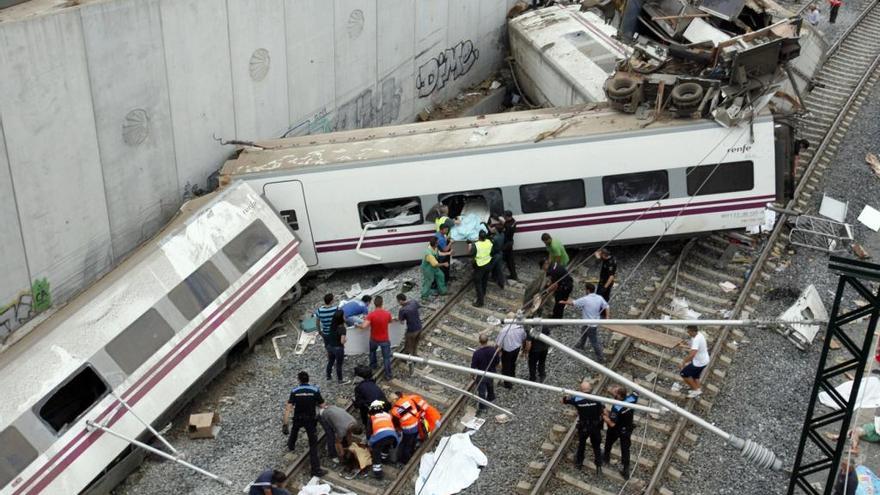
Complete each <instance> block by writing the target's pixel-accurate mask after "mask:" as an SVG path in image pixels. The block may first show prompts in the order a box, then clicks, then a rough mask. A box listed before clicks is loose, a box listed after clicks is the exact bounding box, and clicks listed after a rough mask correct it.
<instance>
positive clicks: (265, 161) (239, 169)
mask: <svg viewBox="0 0 880 495" xmlns="http://www.w3.org/2000/svg"><path fill="white" fill-rule="evenodd" d="M791 136H792V133H791V128H790V127H789V126H788V125H786V124H784V123H781V122H775V121H774V119H773V117H772V116H770V115H769V114H761V115H759V116H757V117H756V118H755V119H754V121H753V122H751V123H743V124H740V125H737V126H733V127H731V128H722V127H720V126H718V125H716V124H714V123H713V122H710V121H706V120H658V121H654V122H652V123H650V124H649V123H648V121H645V120H640V119H638V118H637V117H636V116H634V115H627V114H622V113H619V112H615V111H612V110H609V109H603V108H598V109H585V108H583V107H572V108H568V109H554V110H534V111H527V112H515V113H505V114H497V115H487V116H481V117H468V118H460V119H452V120H447V121H442V122H425V123H415V124H408V125H402V126H393V127H385V128H380V129H365V130H355V131H348V132H341V133H334V134H324V135H318V136H304V137H298V138H289V139H282V140H273V141H266V142H259V143H254V145H255V146H252V147H247V148H245V149H243V150H242V151H241V153H240V154H239V156H237V157H236V158H235V159H232V160H230V161H228V162H227V163H226V164H225V165H224V167H223V168H222V170H221V183H225V182H229V181H233V180H243V181H245V182H247V183H248V184H250V185H251V186H253V187H254V189H256V190H258V191H260V192H261V193H262V194H263V195H264V196H265V198H266V200H267V201H269V203H270V204H272V205H273V206H274V207H275V208H276V209H277V210H278V212H279V214H280V215H281V216H282V217H283V218H285V219H286V220H287V222H288V225H290V227H291V229H293V230H294V231H295V232H296V233H297V235H298V237H299V238H300V239H301V240H302V255H303V258H304V259H305V260H306V262H307V263H308V265H309V266H310V267H311V268H313V269H335V268H344V267H354V266H362V265H369V264H378V263H394V262H403V261H412V260H416V259H419V257H420V254H421V253H422V252H423V250H424V243H425V242H426V241H427V239H428V238H429V236H431V235H432V233H433V232H434V224H433V223H432V222H431V220H432V219H431V218H430V217H429V216H428V215H427V213H428V212H429V210H430V209H431V208H432V207H433V206H434V205H435V204H437V203H444V204H447V205H449V207H450V214H451V215H452V216H455V215H457V214H459V213H460V212H461V211H462V210H463V209H466V208H468V206H469V205H470V204H473V203H479V204H481V205H483V206H484V207H485V209H487V210H488V211H490V212H491V214H492V215H499V214H501V212H502V211H504V210H511V211H512V212H513V213H514V215H516V217H517V218H518V223H519V228H518V229H519V233H518V234H517V236H516V238H515V246H514V249H517V250H524V249H536V248H543V244H542V243H541V240H540V234H541V233H542V232H549V233H551V234H552V235H554V236H558V238H560V239H561V240H562V241H563V242H565V243H566V244H569V245H575V244H596V243H600V242H603V241H606V240H610V239H614V240H615V241H616V242H623V241H633V240H638V239H649V238H656V237H657V236H660V235H670V236H672V235H685V234H693V233H697V232H705V231H714V230H724V229H736V228H743V227H746V226H749V225H756V224H760V223H762V222H763V215H764V213H763V212H764V206H765V204H766V203H768V202H772V201H775V200H782V199H783V196H785V194H786V192H785V184H786V182H787V181H790V171H791V166H792V162H793V153H792V147H793V143H792V139H791Z"/></svg>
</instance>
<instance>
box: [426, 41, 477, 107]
mask: <svg viewBox="0 0 880 495" xmlns="http://www.w3.org/2000/svg"><path fill="white" fill-rule="evenodd" d="M479 58H480V51H479V50H477V49H476V48H475V47H474V43H473V42H472V41H471V40H464V41H459V42H458V44H456V45H454V46H451V47H449V48H447V49H445V50H443V51H441V52H440V53H438V54H437V56H436V57H432V58H431V59H430V60H428V61H427V62H425V63H424V64H422V65H421V66H419V73H418V74H417V75H416V90H418V92H419V98H425V97H428V96H431V94H433V93H434V92H435V91H439V90H441V89H443V88H444V87H445V86H446V83H448V82H449V81H454V80H456V79H458V78H459V77H461V76H463V75H465V74H467V73H468V71H470V70H471V67H473V66H474V64H475V63H476V62H477V59H479Z"/></svg>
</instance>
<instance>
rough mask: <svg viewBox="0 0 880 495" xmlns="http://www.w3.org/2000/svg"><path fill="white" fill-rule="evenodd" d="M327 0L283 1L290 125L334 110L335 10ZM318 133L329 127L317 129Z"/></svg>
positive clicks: (329, 128)
mask: <svg viewBox="0 0 880 495" xmlns="http://www.w3.org/2000/svg"><path fill="white" fill-rule="evenodd" d="M331 5H332V4H331V3H330V2H328V1H327V0H299V1H294V0H286V4H285V11H286V13H285V18H286V19H287V63H288V66H287V73H288V88H289V92H290V117H291V118H290V121H291V122H292V123H296V122H298V121H300V120H303V119H309V118H311V117H313V116H315V115H321V114H323V115H325V116H326V115H327V114H328V113H330V112H332V111H333V109H334V108H335V107H336V105H335V101H336V85H335V79H334V78H335V77H336V76H335V74H334V65H335V64H334V60H335V57H336V50H335V48H334V33H333V31H334V14H333V11H334V9H333V8H331ZM315 130H317V131H324V130H332V127H320V128H319V127H316V128H315Z"/></svg>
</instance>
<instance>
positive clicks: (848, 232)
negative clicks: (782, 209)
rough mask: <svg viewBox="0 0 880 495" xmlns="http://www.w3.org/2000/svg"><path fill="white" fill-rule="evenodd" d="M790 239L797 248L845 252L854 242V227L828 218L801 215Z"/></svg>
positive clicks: (796, 219)
mask: <svg viewBox="0 0 880 495" xmlns="http://www.w3.org/2000/svg"><path fill="white" fill-rule="evenodd" d="M788 238H789V241H790V242H791V243H792V244H794V245H796V246H803V247H807V248H810V249H816V250H819V251H825V252H828V253H836V252H840V251H843V250H845V249H846V248H847V245H848V244H849V243H850V242H852V240H853V232H852V225H850V224H847V223H841V222H836V221H834V220H829V219H827V218H821V217H814V216H809V215H800V216H797V217H795V218H794V227H792V229H791V232H789V234H788Z"/></svg>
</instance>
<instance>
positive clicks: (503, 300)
mask: <svg viewBox="0 0 880 495" xmlns="http://www.w3.org/2000/svg"><path fill="white" fill-rule="evenodd" d="M519 271H520V276H521V277H522V278H523V279H528V278H529V277H535V276H537V275H538V273H537V269H536V268H533V269H529V268H528V267H525V266H523V267H521V268H520V270H519ZM521 289H522V287H521V286H520V285H516V284H514V285H513V286H512V285H510V284H508V286H507V288H505V289H503V290H501V289H499V288H498V287H497V286H496V285H495V284H494V283H492V282H490V287H489V290H488V291H487V294H486V305H485V307H483V308H476V307H473V306H472V305H471V301H472V298H471V296H472V295H473V292H472V291H473V287H472V285H471V284H470V283H469V282H467V283H458V284H453V285H452V286H451V287H450V292H449V295H448V296H446V301H445V304H443V305H442V306H440V307H439V308H436V309H435V308H429V307H424V308H423V318H425V321H424V325H423V330H422V332H423V333H422V339H421V342H420V347H419V351H418V352H419V355H422V356H427V357H432V358H437V359H442V360H444V361H447V362H452V363H456V364H460V365H464V366H470V358H471V354H472V352H473V349H475V348H477V347H478V346H479V342H478V336H479V334H480V333H481V332H484V331H488V332H490V335H491V336H492V337H493V338H494V335H496V334H497V332H498V330H499V327H498V326H497V325H495V326H493V325H490V324H489V323H487V321H486V319H487V318H488V317H489V316H494V317H498V316H499V315H503V314H504V313H506V312H509V311H515V310H517V309H519V308H520V307H521V302H522V293H523V291H522V290H521ZM392 367H393V368H394V379H392V380H390V381H389V380H385V379H384V378H383V377H382V373H381V370H379V371H378V372H377V373H376V374H375V375H374V378H375V379H376V382H377V383H378V384H379V386H380V387H382V388H383V390H385V391H386V394H387V393H388V392H391V391H396V390H403V391H407V392H412V393H417V394H419V395H421V396H422V397H424V398H425V399H426V400H427V401H428V402H429V403H431V404H432V405H434V406H435V407H437V408H438V409H440V411H441V412H442V413H443V423H442V425H441V426H440V428H438V430H437V431H436V432H435V433H434V434H433V435H432V436H431V437H430V438H429V439H428V440H427V441H425V442H424V443H422V444H421V445H420V447H419V449H418V450H417V451H416V453H415V455H414V456H413V458H412V460H411V461H410V462H409V463H408V464H406V465H403V466H396V465H384V466H383V468H384V472H385V473H384V474H385V478H384V479H383V480H381V481H380V480H374V479H373V478H370V477H366V476H363V475H361V476H352V475H351V474H347V473H346V472H344V471H340V470H339V468H338V466H336V465H334V464H332V463H331V462H329V460H328V459H327V458H326V452H325V450H324V448H323V445H324V443H323V442H324V435H323V431H322V430H321V429H320V428H319V442H318V444H319V452H320V454H321V465H322V467H323V468H324V469H325V470H327V472H328V473H327V475H325V476H324V477H323V478H322V479H323V480H324V481H325V482H329V483H331V484H333V485H335V486H336V487H339V488H341V489H347V490H350V491H352V492H355V493H358V494H362V495H380V494H391V493H400V491H401V489H402V488H403V487H404V486H405V485H406V484H408V483H410V484H411V483H412V476H413V474H414V473H415V471H416V469H417V467H418V463H419V459H420V458H421V455H422V454H423V453H425V452H429V451H431V450H433V448H434V446H435V444H436V442H437V441H438V440H439V439H440V438H442V436H443V435H446V434H449V433H450V431H451V430H453V429H458V430H459V431H460V430H461V426H460V424H459V419H461V418H462V417H464V416H465V415H466V414H467V413H468V412H469V411H468V408H467V407H466V405H467V403H468V402H469V399H468V398H467V397H466V396H464V395H462V394H457V393H456V392H454V391H449V390H447V389H444V388H443V387H441V386H439V385H436V384H434V383H432V382H429V381H427V380H423V379H422V378H421V377H420V372H424V371H427V370H425V369H424V368H422V369H416V370H415V372H414V373H412V374H409V372H408V371H407V363H403V362H400V361H399V360H397V359H394V360H393V361H392ZM430 375H431V377H433V378H437V379H441V380H443V381H445V382H447V383H450V384H452V385H455V386H457V387H459V388H467V386H468V384H469V383H470V378H469V377H463V376H462V375H460V374H453V373H452V372H447V371H445V370H434V369H431V370H430ZM351 387H352V389H353V387H354V384H352V385H351ZM338 395H340V394H339V393H337V396H338ZM342 395H343V396H344V397H345V398H346V399H349V400H350V396H351V394H350V393H349V394H342ZM348 411H349V412H350V413H351V414H352V415H353V416H355V417H357V414H356V411H355V409H354V407H352V406H350V405H349V406H348ZM300 448H301V449H302V450H303V451H304V452H302V453H301V454H299V455H298V456H297V457H296V458H295V459H294V460H293V462H291V463H290V464H289V465H288V466H287V467H286V468H285V473H286V474H287V475H288V478H287V479H288V485H289V487H290V488H291V489H297V488H299V487H300V486H302V485H304V484H305V483H307V482H308V480H309V479H310V478H311V476H309V474H308V472H309V463H308V456H307V452H306V451H305V448H304V444H303V443H302V442H300ZM298 450H299V449H298ZM366 473H369V470H367V471H366Z"/></svg>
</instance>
